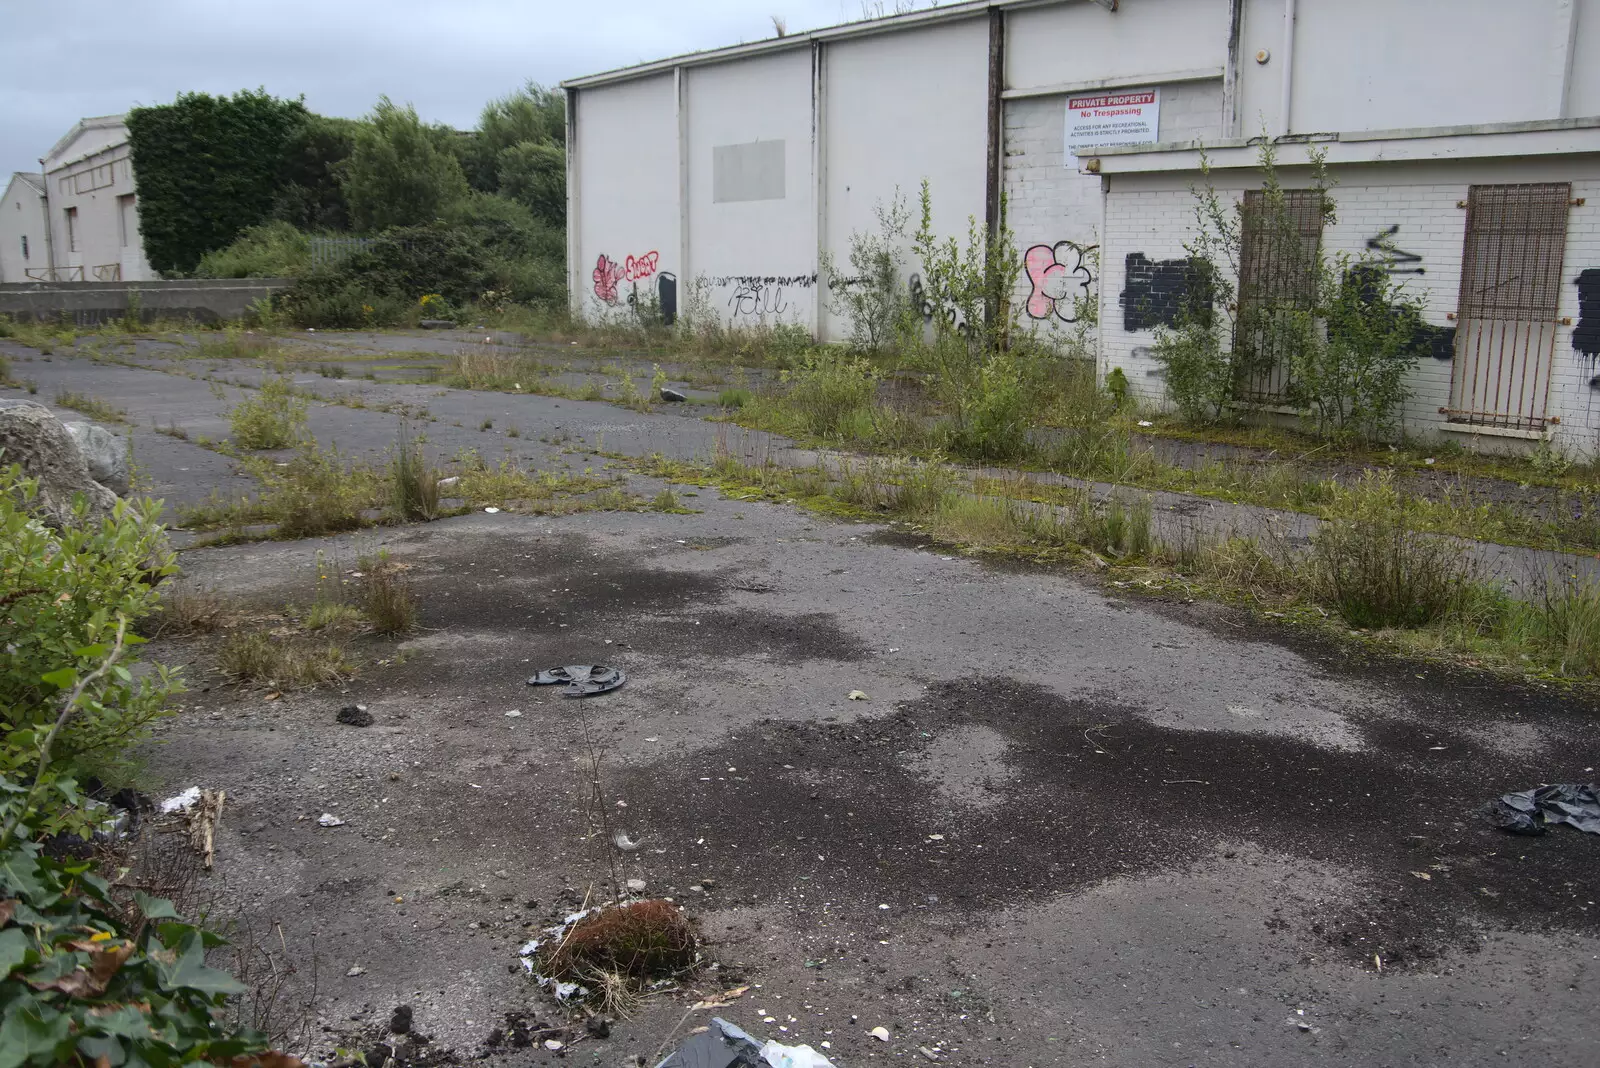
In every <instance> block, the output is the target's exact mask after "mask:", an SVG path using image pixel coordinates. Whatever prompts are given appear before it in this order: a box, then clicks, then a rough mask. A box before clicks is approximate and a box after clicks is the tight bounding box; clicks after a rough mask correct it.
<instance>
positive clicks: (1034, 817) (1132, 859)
mask: <svg viewBox="0 0 1600 1068" xmlns="http://www.w3.org/2000/svg"><path fill="white" fill-rule="evenodd" d="M974 726H978V727H984V728H987V729H990V730H993V731H995V732H998V733H999V734H1000V735H1002V736H1003V737H1004V738H1005V739H1006V741H1007V742H1008V743H1009V744H1008V746H1007V748H1006V750H1005V754H1004V761H1005V763H1006V765H1007V769H1008V771H1010V772H1012V773H1013V774H1010V775H1009V776H1008V777H1007V778H1006V779H1005V780H1004V781H999V782H996V783H995V784H994V786H993V789H995V790H997V791H1000V792H1001V793H1002V795H1003V800H1002V801H1001V802H1000V803H997V804H991V805H983V806H981V807H980V806H963V805H960V804H956V803H952V802H951V801H950V800H948V799H946V798H943V797H941V796H940V795H939V794H938V793H937V791H936V789H935V788H934V786H933V784H932V783H931V782H930V781H929V779H930V777H929V776H928V775H926V774H925V772H922V771H919V770H918V769H919V768H926V763H925V762H922V761H920V760H919V757H920V756H921V755H922V754H923V753H924V752H925V751H926V750H927V749H929V748H930V747H931V746H932V745H933V744H934V742H935V740H936V739H938V738H939V737H940V735H941V734H943V733H945V732H949V731H954V730H970V729H971V728H973V727H974ZM1368 729H1371V730H1374V731H1377V732H1380V733H1381V732H1384V731H1388V730H1389V729H1390V728H1389V727H1388V726H1386V725H1371V726H1369V728H1368ZM1408 729H1409V728H1408ZM1413 733H1416V737H1415V738H1413V737H1412V736H1411V735H1410V734H1408V735H1407V737H1406V739H1405V745H1406V746H1408V747H1409V746H1411V744H1412V743H1413V742H1418V743H1420V742H1421V741H1427V740H1434V742H1435V744H1440V741H1442V742H1443V744H1445V745H1446V746H1447V749H1446V750H1444V754H1443V757H1442V758H1441V754H1440V753H1434V752H1429V751H1428V750H1426V749H1424V752H1423V754H1420V755H1419V758H1418V759H1417V760H1415V761H1398V762H1397V761H1395V760H1394V759H1393V754H1392V753H1382V754H1379V753H1374V752H1365V751H1363V752H1345V751H1330V750H1326V749H1321V748H1318V747H1316V746H1314V745H1311V744H1309V743H1306V742H1303V741H1299V740H1295V739H1290V738H1283V737H1275V736H1269V735H1241V734H1233V733H1224V732H1184V731H1179V730H1173V729H1170V728H1165V727H1159V726H1155V725H1152V724H1150V723H1148V722H1146V721H1145V720H1143V719H1142V718H1140V717H1139V715H1138V713H1137V710H1134V709H1129V708H1125V707H1120V706H1119V705H1118V704H1117V703H1116V702H1115V701H1111V700H1107V701H1103V702H1102V701H1092V702H1086V701H1069V700H1065V699H1063V698H1061V697H1059V696H1057V695H1055V694H1053V693H1051V692H1049V691H1046V690H1043V689H1041V688H1038V687H1033V686H1025V685H1018V684H1014V683H1003V682H1002V683H978V682H974V681H961V682H952V683H948V684H944V685H941V686H939V687H938V688H936V689H935V690H933V691H932V692H930V693H929V694H928V695H927V696H926V697H925V698H924V699H922V700H919V701H916V702H913V703H911V704H908V705H906V706H903V707H902V708H901V709H899V710H898V711H896V712H895V713H894V714H893V715H890V716H888V717H886V718H884V719H881V720H877V721H870V722H854V723H848V724H846V723H817V722H809V723H788V722H784V723H779V722H772V721H767V722H764V723H762V724H761V725H760V727H759V728H758V729H756V730H751V731H747V732H744V733H743V734H742V736H741V738H740V739H739V741H738V742H729V743H728V744H727V745H725V746H723V747H721V748H719V749H717V750H712V751H706V752H702V753H699V754H697V755H695V756H694V757H692V758H690V759H689V760H688V761H687V762H683V763H673V764H664V765H661V764H658V765H656V766H653V767H650V768H648V769H644V770H641V771H638V772H635V773H632V774H630V775H629V776H628V777H627V779H626V780H625V781H624V782H622V783H621V784H619V786H620V788H621V789H622V790H624V791H625V792H626V796H628V797H629V798H630V799H634V800H633V801H632V804H633V805H634V808H633V812H634V813H635V817H634V818H636V819H638V820H640V821H641V826H642V827H643V829H644V830H645V832H646V833H648V834H651V835H653V836H654V837H655V838H656V839H657V840H658V841H659V842H660V843H661V845H662V846H663V847H664V848H665V849H666V862H667V863H669V864H671V863H673V860H672V859H671V858H685V857H698V858H701V859H704V858H706V857H707V850H706V849H705V848H700V849H696V848H695V845H696V842H697V840H699V839H702V838H704V839H705V840H706V841H707V842H708V843H714V846H713V847H712V850H713V852H712V856H714V857H715V862H714V863H712V864H707V865H702V866H701V867H700V868H699V870H698V871H696V870H691V869H689V868H687V867H685V868H684V869H683V870H681V871H678V872H675V873H674V874H675V875H676V876H677V879H678V881H679V882H680V885H682V883H683V882H693V881H695V880H696V878H697V877H698V876H700V875H704V874H707V873H709V872H712V871H714V872H715V874H716V875H717V877H718V878H719V880H720V881H719V884H718V885H719V893H720V894H723V895H732V896H733V897H734V898H735V899H742V900H745V901H748V902H751V903H756V904H766V903H772V902H774V901H777V900H785V899H787V898H789V897H790V896H792V895H794V894H799V895H801V896H803V897H804V898H805V899H806V900H807V901H809V902H812V903H814V904H819V903H820V902H823V901H828V902H833V903H835V904H836V905H838V904H844V905H854V906H859V907H864V908H871V907H873V903H874V902H876V903H883V904H889V905H891V906H892V910H893V912H894V913H896V914H898V913H901V912H903V911H905V910H912V909H916V910H922V909H936V910H937V909H950V908H955V909H958V910H961V911H967V910H976V909H980V908H987V907H1000V906H1004V905H1006V904H1010V903H1015V902H1017V901H1019V900H1020V901H1027V900H1042V899H1044V898H1046V897H1051V896H1054V895H1057V894H1060V893H1064V892H1070V891H1072V890H1074V889H1079V888H1083V887H1086V886H1089V885H1091V884H1094V883H1097V882H1100V881H1102V880H1105V879H1107V878H1112V877H1116V876H1139V875H1144V874H1150V873H1154V872H1159V871H1165V870H1172V869H1175V868H1179V867H1182V866H1183V865H1185V864H1187V863H1190V862H1193V861H1197V860H1199V859H1201V858H1202V857H1209V856H1213V855H1215V854H1216V853H1217V852H1219V851H1221V852H1222V853H1223V855H1224V856H1225V857H1226V856H1227V855H1228V853H1227V851H1228V848H1229V846H1230V844H1238V843H1240V842H1243V841H1252V842H1256V843H1259V844H1260V845H1262V846H1263V847H1265V848H1269V849H1273V850H1277V851H1281V852H1283V853H1286V854H1289V855H1294V856H1301V857H1305V858H1307V859H1310V860H1315V861H1322V862H1327V863H1332V864H1335V865H1338V866H1341V867H1344V868H1347V869H1348V870H1349V871H1351V873H1352V878H1353V879H1354V880H1355V882H1356V883H1357V884H1358V885H1356V886H1355V887H1354V888H1353V889H1352V891H1351V893H1350V895H1349V896H1348V897H1347V898H1346V899H1345V900H1343V901H1340V902H1337V903H1328V904H1327V905H1326V906H1325V907H1319V908H1318V910H1317V911H1314V912H1307V913H1306V914H1301V915H1288V914H1283V915H1277V916H1274V917H1273V918H1272V919H1270V920H1269V921H1267V922H1269V923H1276V924H1280V925H1281V924H1287V925H1294V926H1301V927H1305V928H1308V929H1309V930H1310V931H1311V933H1312V934H1313V935H1315V936H1316V937H1317V938H1319V939H1320V940H1321V941H1322V942H1324V943H1326V944H1327V945H1328V946H1329V947H1330V950H1331V951H1338V952H1341V953H1343V954H1344V955H1346V956H1348V957H1349V958H1351V959H1354V960H1356V961H1367V962H1370V961H1371V959H1372V957H1373V955H1374V954H1378V955H1381V956H1382V958H1383V959H1384V962H1385V966H1386V967H1388V966H1394V965H1403V964H1405V963H1407V962H1412V961H1422V960H1427V959H1430V958H1432V957H1434V956H1436V955H1437V954H1438V953H1440V952H1442V951H1444V950H1446V949H1451V948H1455V949H1471V948H1473V947H1474V946H1475V945H1476V940H1477V938H1478V935H1477V931H1478V929H1479V926H1480V925H1490V926H1504V927H1514V926H1519V925H1523V924H1524V919H1523V918H1524V917H1533V919H1530V920H1528V921H1526V925H1527V926H1529V927H1537V928H1538V929H1546V928H1549V927H1551V926H1557V927H1567V928H1571V929H1576V930H1584V931H1588V932H1591V933H1593V932H1595V931H1597V930H1600V907H1597V906H1595V905H1590V904H1589V903H1588V902H1589V899H1590V898H1591V897H1592V896H1593V895H1594V889H1593V888H1594V887H1595V886H1596V885H1597V882H1600V849H1597V848H1596V846H1597V845H1600V843H1597V842H1596V841H1595V840H1594V839H1593V838H1591V837H1589V836H1586V835H1582V834H1577V833H1565V832H1561V831H1558V832H1554V833H1551V834H1549V835H1547V836H1545V837H1544V838H1541V839H1537V840H1530V839H1519V838H1515V837H1511V836H1509V835H1506V834H1505V833H1504V832H1501V831H1499V830H1497V829H1495V828H1494V827H1492V826H1491V825H1490V824H1489V823H1488V822H1487V821H1486V820H1485V819H1484V817H1483V815H1482V813H1481V809H1482V806H1483V804H1484V803H1485V802H1486V801H1487V800H1489V799H1490V798H1492V797H1494V796H1496V795H1497V794H1499V793H1501V792H1504V791H1506V790H1510V789H1515V788H1520V787H1521V786H1523V785H1528V784H1532V783H1535V782H1539V781H1545V780H1550V779H1561V778H1563V777H1571V776H1575V775H1581V774H1582V771H1581V768H1582V764H1581V761H1582V760H1584V759H1588V758H1586V757H1583V756H1582V755H1581V754H1582V753H1583V752H1585V749H1584V748H1583V747H1582V745H1581V738H1580V737H1577V736H1574V737H1573V738H1572V739H1571V742H1572V744H1571V745H1570V746H1569V747H1568V748H1567V752H1569V753H1571V754H1573V755H1572V756H1571V757H1569V758H1568V759H1567V760H1565V761H1564V762H1563V763H1562V766H1549V765H1541V766H1532V765H1530V764H1528V763H1526V762H1525V761H1523V760H1520V759H1518V758H1514V757H1507V756H1504V755H1501V754H1498V753H1496V752H1494V751H1493V750H1490V749H1487V748H1484V747H1481V746H1478V745H1476V744H1475V743H1473V742H1471V740H1470V739H1467V738H1465V737H1464V736H1461V735H1459V734H1457V733H1454V732H1451V733H1449V734H1445V733H1443V732H1442V731H1438V732H1436V731H1433V730H1432V729H1424V730H1421V731H1420V733H1417V732H1415V731H1414V732H1413ZM1430 756H1431V757H1434V758H1440V759H1431V760H1430V759H1423V758H1424V757H1430ZM785 765H788V767H785ZM1567 765H1570V766H1567ZM935 835H940V836H942V838H935V837H931V836H935ZM820 858H826V859H820Z"/></svg>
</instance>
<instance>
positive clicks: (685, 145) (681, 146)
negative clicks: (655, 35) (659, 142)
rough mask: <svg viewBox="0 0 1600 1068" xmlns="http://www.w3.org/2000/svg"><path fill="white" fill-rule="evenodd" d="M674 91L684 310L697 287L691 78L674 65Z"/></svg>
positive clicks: (680, 297) (680, 292)
mask: <svg viewBox="0 0 1600 1068" xmlns="http://www.w3.org/2000/svg"><path fill="white" fill-rule="evenodd" d="M672 90H673V99H674V101H675V103H674V107H675V108H676V109H677V113H678V114H677V118H678V308H679V310H680V312H681V310H682V309H683V308H684V307H685V306H686V304H687V298H688V295H689V294H690V293H692V292H693V286H694V273H693V270H694V269H693V267H692V266H691V265H690V263H689V254H690V228H691V226H692V225H693V220H692V219H691V218H690V202H689V79H688V78H687V77H686V76H685V75H684V70H683V68H682V67H673V68H672Z"/></svg>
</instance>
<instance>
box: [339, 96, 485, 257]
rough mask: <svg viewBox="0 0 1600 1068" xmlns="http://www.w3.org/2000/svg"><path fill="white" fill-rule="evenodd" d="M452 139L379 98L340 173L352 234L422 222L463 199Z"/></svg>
mask: <svg viewBox="0 0 1600 1068" xmlns="http://www.w3.org/2000/svg"><path fill="white" fill-rule="evenodd" d="M455 138H456V133H455V131H453V130H451V129H449V128H448V127H444V126H429V125H427V124H425V123H423V121H422V120H421V119H420V118H418V117H417V112H416V109H415V108H413V107H411V106H410V105H409V104H407V105H405V106H401V105H399V104H396V103H394V102H393V101H392V100H390V99H389V98H388V97H387V96H383V97H379V98H378V104H377V107H375V108H374V109H373V111H372V114H371V115H370V116H369V117H368V119H367V121H366V122H365V123H363V124H362V125H360V126H359V127H357V128H356V130H355V139H354V145H353V147H352V149H351V152H350V158H349V159H347V160H346V161H345V163H344V167H343V170H342V171H341V172H340V180H341V184H342V185H343V187H344V196H345V201H346V203H347V204H348V205H349V208H350V218H351V221H352V222H353V223H354V224H355V227H356V229H357V230H360V231H366V232H372V231H375V230H384V229H387V228H389V227H392V226H416V225H419V224H422V223H427V222H430V221H431V220H433V219H436V218H438V217H439V215H440V214H441V213H443V212H444V211H445V210H446V209H447V208H449V207H450V205H452V204H453V203H455V202H456V201H458V200H461V199H463V198H464V197H466V195H467V192H468V188H467V179H466V176H465V175H463V174H462V173H461V164H460V163H459V162H458V161H457V159H456V157H455V155H454V153H453V151H452V149H451V145H450V142H451V141H453V140H454V139H455Z"/></svg>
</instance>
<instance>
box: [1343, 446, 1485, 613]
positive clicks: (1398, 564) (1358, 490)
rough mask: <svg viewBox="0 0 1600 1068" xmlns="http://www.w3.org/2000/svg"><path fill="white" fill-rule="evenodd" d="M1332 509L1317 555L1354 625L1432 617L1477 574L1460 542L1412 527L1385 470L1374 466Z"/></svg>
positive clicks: (1447, 608)
mask: <svg viewBox="0 0 1600 1068" xmlns="http://www.w3.org/2000/svg"><path fill="white" fill-rule="evenodd" d="M1333 509H1334V510H1333V513H1332V514H1331V515H1330V516H1329V518H1328V520H1327V521H1326V522H1325V523H1324V524H1323V526H1322V528H1321V529H1320V530H1318V531H1317V534H1316V537H1315V538H1314V539H1313V542H1312V547H1313V554H1314V557H1315V560H1316V562H1317V564H1318V565H1319V568H1320V571H1321V575H1322V578H1323V580H1324V582H1325V583H1326V585H1327V590H1328V597H1329V600H1330V601H1331V603H1332V604H1333V605H1334V607H1335V608H1337V609H1338V612H1339V615H1340V616H1341V617H1343V618H1344V620H1345V622H1347V623H1349V624H1350V625H1351V626H1353V627H1370V628H1382V627H1420V626H1424V625H1426V624H1428V623H1432V622H1435V621H1436V620H1439V619H1442V618H1443V617H1444V616H1445V615H1446V614H1448V613H1449V612H1450V610H1451V609H1452V608H1453V607H1454V606H1455V605H1456V604H1457V602H1458V601H1459V600H1460V598H1461V596H1462V594H1463V592H1464V590H1465V588H1466V587H1467V586H1468V585H1469V584H1470V583H1472V582H1473V581H1474V580H1475V579H1476V577H1477V575H1476V572H1475V569H1474V568H1473V566H1472V564H1471V562H1470V561H1469V559H1468V558H1467V557H1466V556H1465V555H1464V554H1463V553H1462V551H1461V547H1460V546H1459V545H1456V544H1454V543H1453V542H1450V541H1448V540H1446V539H1444V538H1440V537H1436V536H1432V535H1428V534H1422V533H1419V532H1418V531H1417V530H1416V529H1415V527H1414V525H1413V523H1412V522H1411V519H1410V517H1409V515H1408V513H1407V508H1406V503H1405V501H1403V500H1402V499H1401V497H1400V494H1399V492H1398V491H1397V490H1396V489H1395V486H1394V481H1393V479H1392V478H1391V477H1390V476H1389V475H1388V474H1387V473H1384V474H1381V475H1374V474H1372V473H1370V472H1369V473H1368V474H1367V475H1365V476H1363V477H1362V479H1361V480H1360V481H1359V482H1358V483H1357V484H1356V485H1355V486H1353V487H1351V488H1350V490H1349V491H1348V492H1347V493H1345V494H1344V495H1343V496H1342V497H1341V499H1340V500H1339V501H1337V502H1336V503H1335V505H1334V506H1333Z"/></svg>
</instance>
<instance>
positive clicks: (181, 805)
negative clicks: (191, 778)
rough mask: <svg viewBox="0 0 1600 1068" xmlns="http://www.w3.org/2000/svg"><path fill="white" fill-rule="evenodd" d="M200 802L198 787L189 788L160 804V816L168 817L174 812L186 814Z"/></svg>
mask: <svg viewBox="0 0 1600 1068" xmlns="http://www.w3.org/2000/svg"><path fill="white" fill-rule="evenodd" d="M199 800H200V787H198V786H191V787H189V788H188V789H187V790H185V791H184V792H183V793H181V794H178V795H176V796H174V797H169V798H167V799H166V800H165V801H163V802H161V814H162V815H163V816H170V815H172V814H173V813H174V812H187V811H189V810H190V809H191V808H193V807H194V806H195V802H197V801H199Z"/></svg>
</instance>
